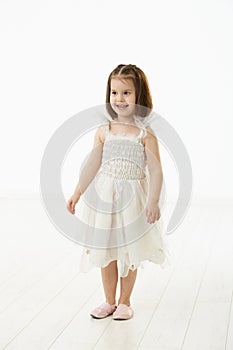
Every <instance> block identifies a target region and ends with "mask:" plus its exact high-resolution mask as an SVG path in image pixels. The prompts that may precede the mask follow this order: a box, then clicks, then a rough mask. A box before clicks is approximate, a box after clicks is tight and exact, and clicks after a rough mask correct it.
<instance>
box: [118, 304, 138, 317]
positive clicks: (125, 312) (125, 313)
mask: <svg viewBox="0 0 233 350" xmlns="http://www.w3.org/2000/svg"><path fill="white" fill-rule="evenodd" d="M133 315H134V311H133V309H132V307H131V306H128V305H125V304H119V305H118V306H117V309H116V311H115V312H114V313H113V319H114V320H129V319H130V318H132V317H133Z"/></svg>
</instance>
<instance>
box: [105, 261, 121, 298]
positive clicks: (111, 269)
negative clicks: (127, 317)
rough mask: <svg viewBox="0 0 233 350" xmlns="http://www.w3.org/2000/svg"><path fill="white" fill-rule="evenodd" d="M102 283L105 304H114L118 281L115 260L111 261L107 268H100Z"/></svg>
mask: <svg viewBox="0 0 233 350" xmlns="http://www.w3.org/2000/svg"><path fill="white" fill-rule="evenodd" d="M101 275H102V282H103V287H104V293H105V297H106V303H108V304H111V305H112V304H115V303H116V289H117V281H118V270H117V260H114V261H111V262H110V263H109V264H108V266H106V267H102V268H101Z"/></svg>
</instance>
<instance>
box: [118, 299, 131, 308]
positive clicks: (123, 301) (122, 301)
mask: <svg viewBox="0 0 233 350" xmlns="http://www.w3.org/2000/svg"><path fill="white" fill-rule="evenodd" d="M119 304H125V305H127V306H130V305H131V304H130V300H126V299H119V300H118V305H119Z"/></svg>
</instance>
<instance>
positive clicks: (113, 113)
mask: <svg viewBox="0 0 233 350" xmlns="http://www.w3.org/2000/svg"><path fill="white" fill-rule="evenodd" d="M152 107H153V105H152V98H151V93H150V90H149V85H148V81H147V78H146V76H145V74H144V72H143V71H142V70H141V69H140V68H138V67H137V66H135V65H131V64H129V65H123V64H120V65H118V66H117V67H116V68H115V69H114V70H113V71H112V72H111V73H110V75H109V78H108V82H107V94H106V108H107V112H108V114H109V119H108V122H107V124H106V125H104V126H101V127H99V128H98V129H97V131H96V133H95V139H94V147H93V148H94V149H95V153H94V155H92V156H91V157H90V159H89V163H88V164H87V165H86V167H85V169H84V170H83V172H82V173H81V176H80V179H79V183H78V185H77V187H76V189H75V191H74V194H73V195H72V196H71V198H70V199H69V201H68V203H67V209H68V210H69V211H70V213H71V214H75V205H76V204H77V203H78V201H79V200H80V199H81V200H82V197H83V194H84V192H85V190H86V189H87V187H88V186H89V184H90V182H91V181H92V180H95V190H96V191H97V193H98V196H99V199H100V200H99V201H98V202H97V203H100V202H101V201H102V203H103V202H104V203H105V204H106V205H107V204H108V205H109V208H110V210H108V213H106V214H104V213H103V210H102V211H101V210H98V209H100V204H96V208H95V209H93V208H91V207H90V206H88V205H87V204H86V203H85V202H84V201H83V202H82V206H81V207H80V210H79V212H78V215H79V216H80V218H81V220H82V221H84V222H86V224H87V225H90V226H92V227H93V235H92V238H93V240H92V242H95V244H94V245H93V248H90V247H88V249H87V248H86V247H85V248H84V250H83V255H82V258H81V261H80V269H81V271H82V272H87V271H89V270H90V269H91V268H92V267H94V266H97V267H100V268H101V276H102V283H103V288H104V293H105V298H106V300H105V301H104V302H103V303H102V304H101V305H99V306H98V307H96V308H95V309H94V310H92V311H91V313H90V315H91V316H92V317H93V318H105V317H107V316H109V315H113V319H114V320H126V319H130V318H131V317H132V316H133V314H134V311H133V308H132V306H131V302H130V297H131V293H132V290H133V287H134V283H135V280H136V275H137V268H138V267H139V266H141V267H143V262H144V261H151V262H153V263H155V264H160V266H161V267H162V268H164V267H165V266H167V265H171V260H170V252H169V246H168V243H167V241H166V239H165V236H164V234H163V225H162V219H161V215H160V208H159V198H160V192H161V187H162V180H163V174H162V167H161V162H160V155H159V147H158V141H157V138H156V135H155V133H154V131H153V130H152V129H151V127H150V126H149V125H148V123H146V122H145V121H146V120H149V119H148V114H149V113H150V112H151V111H152ZM88 165H89V166H88ZM146 166H147V169H148V171H149V181H147V176H146ZM87 169H88V170H87ZM129 189H130V191H129ZM81 196H82V197H81ZM80 202H81V201H80ZM98 205H99V207H98ZM119 208H120V210H119ZM117 209H118V210H117ZM152 224H153V225H152ZM97 229H102V230H105V232H107V236H106V235H104V234H102V232H100V233H99V231H98V234H97V231H95V230H97ZM116 230H117V231H116ZM95 240H96V241H95ZM100 242H101V249H99V245H100V244H99V243H100ZM97 246H98V249H95V248H97ZM118 268H119V274H120V296H119V299H118V303H116V289H117V282H118Z"/></svg>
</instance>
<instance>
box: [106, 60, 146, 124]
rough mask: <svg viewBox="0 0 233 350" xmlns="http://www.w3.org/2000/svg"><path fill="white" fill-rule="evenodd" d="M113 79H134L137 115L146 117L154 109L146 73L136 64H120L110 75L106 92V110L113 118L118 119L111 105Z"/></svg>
mask: <svg viewBox="0 0 233 350" xmlns="http://www.w3.org/2000/svg"><path fill="white" fill-rule="evenodd" d="M112 78H119V79H132V80H133V83H134V87H135V93H136V101H135V104H136V106H135V107H136V108H135V113H136V114H137V115H139V116H141V117H146V116H147V115H148V114H149V113H150V112H151V111H152V108H153V103H152V97H151V93H150V89H149V84H148V80H147V77H146V75H145V73H144V72H143V71H142V70H141V69H140V68H138V67H137V66H136V65H134V64H119V65H118V66H117V67H116V68H115V69H114V70H113V71H112V72H111V73H110V75H109V77H108V82H107V91H106V108H107V111H108V113H109V114H110V115H111V117H113V118H116V117H117V114H116V112H115V111H114V110H113V109H112V107H111V104H110V93H111V80H112Z"/></svg>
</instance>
